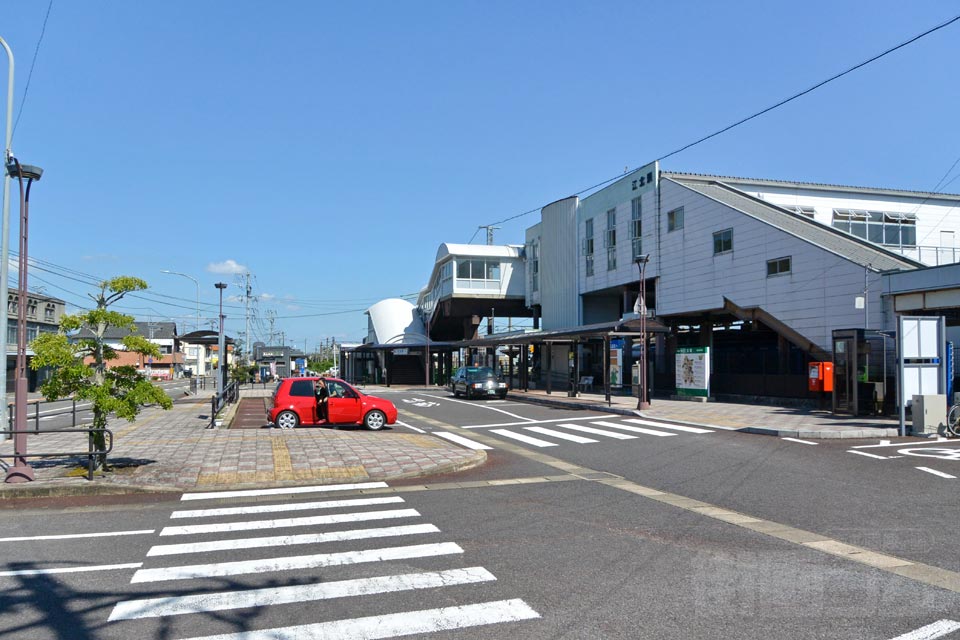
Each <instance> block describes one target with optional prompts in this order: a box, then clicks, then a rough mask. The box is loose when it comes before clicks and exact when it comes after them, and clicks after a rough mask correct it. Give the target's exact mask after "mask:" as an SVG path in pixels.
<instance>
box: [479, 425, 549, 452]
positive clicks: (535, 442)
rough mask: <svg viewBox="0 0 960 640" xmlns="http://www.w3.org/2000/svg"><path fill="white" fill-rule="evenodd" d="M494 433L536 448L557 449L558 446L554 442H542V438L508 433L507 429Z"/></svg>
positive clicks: (494, 430)
mask: <svg viewBox="0 0 960 640" xmlns="http://www.w3.org/2000/svg"><path fill="white" fill-rule="evenodd" d="M490 431H491V432H492V433H496V434H498V435H501V436H503V437H504V438H512V439H513V440H519V441H520V442H526V443H527V444H532V445H533V446H535V447H540V448H541V449H542V448H544V447H555V446H557V445H556V443H554V442H547V441H546V440H541V439H540V438H534V437H531V436H525V435H523V434H522V433H514V432H513V431H507V430H506V429H491V430H490Z"/></svg>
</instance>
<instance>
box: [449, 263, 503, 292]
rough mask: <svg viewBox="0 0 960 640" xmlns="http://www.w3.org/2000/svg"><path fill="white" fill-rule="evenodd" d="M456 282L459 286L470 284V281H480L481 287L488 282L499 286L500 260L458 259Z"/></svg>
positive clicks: (485, 285)
mask: <svg viewBox="0 0 960 640" xmlns="http://www.w3.org/2000/svg"><path fill="white" fill-rule="evenodd" d="M457 280H458V282H457V284H458V285H460V286H466V287H469V286H472V285H471V282H475V281H482V282H483V285H482V286H483V287H487V285H488V284H490V285H496V286H498V287H499V286H500V284H499V283H500V261H499V260H476V259H474V260H458V261H457Z"/></svg>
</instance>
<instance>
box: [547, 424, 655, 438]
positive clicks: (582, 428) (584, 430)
mask: <svg viewBox="0 0 960 640" xmlns="http://www.w3.org/2000/svg"><path fill="white" fill-rule="evenodd" d="M557 426H558V427H563V428H564V429H573V430H574V431H580V432H582V433H592V434H593V435H596V436H605V437H607V438H615V439H617V440H633V439H635V438H636V437H637V436H631V435H628V434H626V433H617V432H616V431H604V430H603V429H597V428H596V427H587V426H584V425H582V424H558V425H557Z"/></svg>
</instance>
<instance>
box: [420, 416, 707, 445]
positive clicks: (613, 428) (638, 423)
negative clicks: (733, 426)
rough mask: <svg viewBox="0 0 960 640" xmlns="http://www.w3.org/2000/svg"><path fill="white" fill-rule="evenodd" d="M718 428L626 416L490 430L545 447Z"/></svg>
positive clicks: (445, 434) (456, 437)
mask: <svg viewBox="0 0 960 640" xmlns="http://www.w3.org/2000/svg"><path fill="white" fill-rule="evenodd" d="M714 431H715V430H714V429H707V428H704V427H693V426H688V425H680V424H672V423H667V422H659V421H655V420H648V419H645V418H625V419H623V420H619V421H616V422H614V421H612V420H591V421H589V424H582V423H574V422H568V423H565V422H560V423H556V424H551V425H550V426H549V427H544V426H532V427H524V426H523V425H522V424H518V425H516V426H515V427H513V428H510V429H489V430H487V433H493V434H496V435H498V436H501V437H503V438H506V439H508V440H513V441H515V442H522V443H524V444H528V445H531V446H534V447H537V448H541V449H543V448H547V447H556V446H560V445H561V444H564V443H574V444H594V443H597V442H602V441H603V440H604V439H608V440H636V439H637V438H640V437H642V436H652V437H655V438H669V437H672V436H677V435H681V434H696V435H703V434H708V433H714ZM571 432H575V433H571ZM581 434H583V435H581ZM433 435H435V436H440V437H441V438H444V439H446V440H449V441H450V442H455V443H457V444H459V445H461V446H464V447H467V448H468V449H478V450H490V449H493V448H494V447H492V446H490V445H489V444H485V443H484V442H479V441H477V440H474V439H471V438H469V437H467V436H464V435H461V434H459V433H452V432H449V431H434V432H433ZM591 436H592V437H591ZM558 441H559V442H558Z"/></svg>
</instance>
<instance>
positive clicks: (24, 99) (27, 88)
mask: <svg viewBox="0 0 960 640" xmlns="http://www.w3.org/2000/svg"><path fill="white" fill-rule="evenodd" d="M52 8H53V0H50V4H48V5H47V15H45V16H44V17H43V26H42V27H41V28H40V37H39V38H37V47H36V48H35V49H34V50H33V60H32V61H31V62H30V71H29V72H28V73H27V83H26V84H25V85H24V87H23V97H22V98H20V109H18V110H17V120H16V122H14V123H13V130H12V131H11V132H10V137H11V138H13V136H14V135H15V134H16V133H17V125H18V124H20V116H22V115H23V105H24V104H26V102H27V92H28V91H30V80H31V79H32V78H33V67H34V65H36V64H37V54H38V53H40V43H42V42H43V34H45V33H46V32H47V20H48V19H49V18H50V10H51V9H52Z"/></svg>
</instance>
